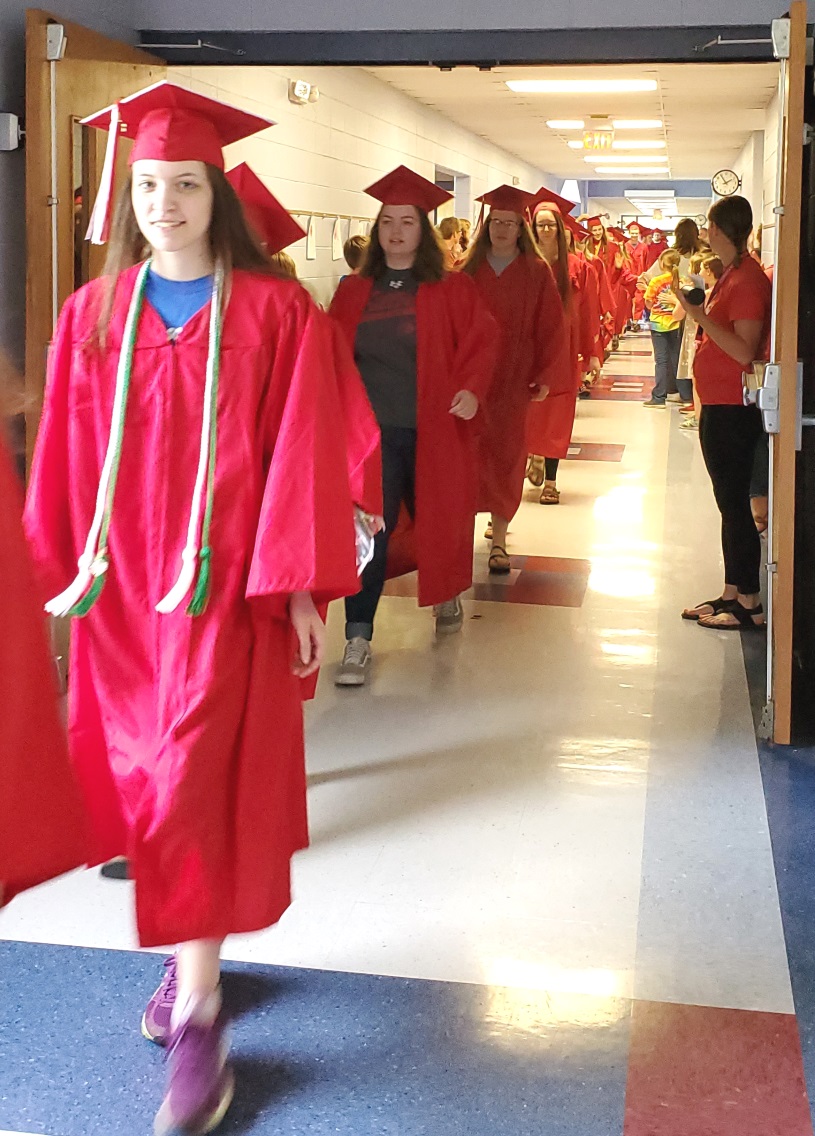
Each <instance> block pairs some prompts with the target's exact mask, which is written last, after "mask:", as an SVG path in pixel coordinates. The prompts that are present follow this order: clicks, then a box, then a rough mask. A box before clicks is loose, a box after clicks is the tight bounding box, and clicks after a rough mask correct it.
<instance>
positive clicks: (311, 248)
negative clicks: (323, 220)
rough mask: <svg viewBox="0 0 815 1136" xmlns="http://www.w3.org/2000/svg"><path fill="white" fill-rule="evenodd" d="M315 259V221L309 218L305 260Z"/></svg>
mask: <svg viewBox="0 0 815 1136" xmlns="http://www.w3.org/2000/svg"><path fill="white" fill-rule="evenodd" d="M316 259H317V219H316V217H309V219H308V231H307V235H306V260H316Z"/></svg>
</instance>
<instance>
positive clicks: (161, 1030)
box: [141, 955, 178, 1046]
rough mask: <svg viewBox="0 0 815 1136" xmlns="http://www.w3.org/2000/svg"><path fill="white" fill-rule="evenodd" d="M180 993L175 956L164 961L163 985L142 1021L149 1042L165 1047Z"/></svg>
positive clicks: (142, 1027) (143, 1032)
mask: <svg viewBox="0 0 815 1136" xmlns="http://www.w3.org/2000/svg"><path fill="white" fill-rule="evenodd" d="M177 992H178V979H177V977H176V965H175V955H170V957H169V958H166V959H165V960H164V977H163V978H162V980H161V985H160V986H159V988H158V990H157V991H156V992H155V994H154V995H153V997H152V998H151V999H150V1001H149V1002H148V1003H147V1009H146V1010H145V1011H144V1015H143V1016H142V1020H141V1032H142V1034H143V1035H144V1037H146V1038H147V1040H148V1041H152V1042H154V1043H155V1044H156V1045H161V1046H165V1045H166V1044H167V1042H168V1040H169V1037H170V1018H171V1017H172V1013H173V1006H174V1005H175V999H176V994H177Z"/></svg>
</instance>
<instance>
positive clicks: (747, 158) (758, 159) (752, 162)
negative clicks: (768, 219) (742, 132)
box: [733, 130, 764, 228]
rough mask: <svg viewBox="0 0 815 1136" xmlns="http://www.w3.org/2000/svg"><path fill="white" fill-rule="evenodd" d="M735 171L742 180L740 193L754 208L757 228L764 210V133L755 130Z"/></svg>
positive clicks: (739, 158) (740, 155)
mask: <svg viewBox="0 0 815 1136" xmlns="http://www.w3.org/2000/svg"><path fill="white" fill-rule="evenodd" d="M733 169H734V171H735V172H736V173H737V174H738V175H739V177H740V178H741V189H740V190H739V193H740V194H741V195H742V197H746V198H747V200H748V201H749V202H750V204H751V205H752V207H753V216H754V217H755V219H756V228H758V226H759V224H760V223H761V217H762V214H763V209H764V131H763V130H754V131H753V133H752V134H751V135H750V137H749V138H748V140H747V143H746V144H745V146H744V149H743V150H742V152H741V153H740V154H739V156H738V158H737V159H736V161H735V162H734V163H733Z"/></svg>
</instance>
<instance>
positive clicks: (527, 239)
mask: <svg viewBox="0 0 815 1136" xmlns="http://www.w3.org/2000/svg"><path fill="white" fill-rule="evenodd" d="M491 216H492V214H490V217H491ZM490 217H487V218H486V220H485V221H484V224H483V225H482V226H481V228H480V229H479V230H478V236H477V237H476V238H475V240H474V241H473V243H472V244H471V245H470V251H469V254H468V256H467V260H466V262H465V264H464V267H463V268H462V270H461V271H462V272H466V273H467V275H468V276H475V274H476V272H478V270H479V268H480V267H481V265H482V264H483V263H484V261H485V260H486V259H487V256H488V255H489V251H490V248H491V247H492V242H491V241H490ZM518 250H519V252H521V253H522V254H523V255H524V256H531V257H534V258H535V259H537V260H543V253H542V252H541V250H540V249H539V248H538V242H537V241H536V240H535V234H534V233H533V232H532V230H531V229H530V227H529V222H528V221H527V219H526V217H521V227H520V229H519V230H518Z"/></svg>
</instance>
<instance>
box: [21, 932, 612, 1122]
mask: <svg viewBox="0 0 815 1136" xmlns="http://www.w3.org/2000/svg"><path fill="white" fill-rule="evenodd" d="M160 970H161V966H160V959H158V958H157V957H156V956H155V955H144V954H139V953H135V952H134V953H128V952H116V951H103V950H98V951H96V950H83V949H79V948H69V947H54V946H47V945H39V944H29V943H5V944H0V1079H1V1080H0V1128H8V1129H11V1130H15V1131H22V1132H30V1133H40V1132H42V1133H51V1134H53V1136H114V1134H118V1133H121V1134H126V1136H140V1134H141V1133H144V1134H145V1136H147V1134H148V1133H149V1132H151V1131H152V1128H151V1124H152V1117H153V1114H154V1112H155V1109H156V1108H157V1106H158V1103H159V1099H160V1095H161V1086H162V1077H163V1074H162V1055H161V1053H160V1051H158V1050H157V1049H155V1047H153V1046H151V1045H149V1043H147V1042H145V1041H143V1040H142V1039H141V1037H140V1035H139V1032H138V1023H139V1020H140V1016H141V1012H142V1009H143V1006H144V1001H145V998H146V996H149V994H150V992H151V991H152V989H153V988H154V987H155V985H156V983H157V980H158V978H159V976H160V975H159V972H160ZM224 985H225V998H226V1002H227V1005H228V1006H229V1008H230V1009H231V1010H232V1011H233V1012H234V1013H235V1014H236V1015H237V1020H236V1022H235V1028H234V1034H233V1054H234V1057H235V1064H236V1071H237V1076H238V1085H239V1091H238V1095H237V1097H236V1103H235V1105H234V1107H233V1109H232V1111H231V1112H230V1114H229V1116H228V1118H227V1121H226V1122H225V1123H224V1125H223V1127H222V1129H221V1130H220V1131H222V1132H223V1133H225V1134H226V1133H249V1132H251V1133H259V1134H268V1136H271V1134H272V1133H274V1134H275V1136H288V1134H294V1133H297V1134H298V1136H305V1134H308V1136H329V1133H330V1134H331V1136H369V1134H370V1136H391V1134H392V1136H419V1134H422V1136H519V1134H521V1133H535V1134H542V1136H621V1133H622V1126H623V1114H624V1097H625V1081H626V1069H627V1061H628V1039H629V1021H630V1005H629V1004H627V1003H618V1004H617V1005H616V1007H610V1006H609V1004H608V1003H605V1002H602V1001H600V1000H598V1001H597V1005H596V1007H592V1006H591V1005H589V1003H590V1000H588V999H581V998H574V999H571V1001H570V999H569V997H568V996H563V995H560V996H558V998H557V999H556V1003H557V1005H556V1008H554V1007H553V1004H552V1000H551V999H550V998H549V996H548V995H546V994H545V993H542V992H539V991H528V990H500V991H496V990H493V989H490V988H488V987H480V986H471V985H465V984H454V983H442V982H425V981H418V980H407V979H396V978H383V977H377V976H370V975H354V974H337V973H333V972H326V971H316V970H296V969H289V968H280V967H263V966H253V965H246V964H233V963H230V964H228V971H227V974H226V976H225V983H224ZM587 1027H588V1028H587Z"/></svg>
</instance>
